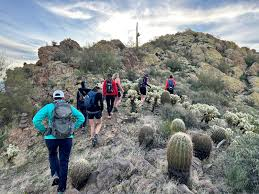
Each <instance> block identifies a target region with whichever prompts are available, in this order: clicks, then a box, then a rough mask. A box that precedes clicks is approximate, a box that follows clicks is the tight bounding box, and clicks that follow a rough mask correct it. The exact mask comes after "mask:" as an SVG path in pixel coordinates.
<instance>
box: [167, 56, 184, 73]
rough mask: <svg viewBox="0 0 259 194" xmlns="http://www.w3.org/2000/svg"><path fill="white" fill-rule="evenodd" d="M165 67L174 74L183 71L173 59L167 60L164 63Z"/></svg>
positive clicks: (179, 64)
mask: <svg viewBox="0 0 259 194" xmlns="http://www.w3.org/2000/svg"><path fill="white" fill-rule="evenodd" d="M165 64H166V66H167V67H169V68H170V70H171V71H172V72H175V71H182V70H183V67H182V65H181V63H179V62H178V61H177V60H175V59H168V60H167V61H166V62H165Z"/></svg>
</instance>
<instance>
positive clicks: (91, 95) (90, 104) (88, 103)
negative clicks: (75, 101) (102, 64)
mask: <svg viewBox="0 0 259 194" xmlns="http://www.w3.org/2000/svg"><path fill="white" fill-rule="evenodd" d="M96 94H97V92H94V91H92V90H91V91H90V92H88V94H87V95H86V97H85V107H86V109H87V110H89V109H93V108H94V107H95V96H96Z"/></svg>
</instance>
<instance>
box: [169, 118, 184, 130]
mask: <svg viewBox="0 0 259 194" xmlns="http://www.w3.org/2000/svg"><path fill="white" fill-rule="evenodd" d="M185 130H186V128H185V124H184V122H183V120H182V119H174V120H173V121H172V124H171V132H172V133H173V132H179V131H182V132H183V131H185Z"/></svg>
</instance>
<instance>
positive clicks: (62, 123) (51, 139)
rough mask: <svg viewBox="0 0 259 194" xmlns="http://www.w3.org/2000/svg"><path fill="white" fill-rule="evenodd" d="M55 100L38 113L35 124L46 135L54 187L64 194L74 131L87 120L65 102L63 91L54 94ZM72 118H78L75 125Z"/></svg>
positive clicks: (34, 119) (34, 120)
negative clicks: (45, 122)
mask: <svg viewBox="0 0 259 194" xmlns="http://www.w3.org/2000/svg"><path fill="white" fill-rule="evenodd" d="M53 99H54V102H53V103H50V104H47V105H45V106H44V107H43V108H41V109H40V110H39V111H38V112H37V113H36V115H35V116H34V118H33V124H34V126H35V128H36V129H37V130H39V131H40V132H41V133H42V134H43V135H44V139H45V143H46V145H47V148H48V151H49V163H50V169H51V176H52V179H53V183H52V186H54V185H58V193H59V194H62V193H64V192H65V190H66V185H67V173H68V162H69V156H70V152H71V148H72V139H73V137H74V135H73V131H74V130H75V129H78V128H79V127H80V126H81V124H83V122H84V121H85V118H84V115H83V114H82V113H81V112H80V111H78V110H77V109H76V108H75V107H73V106H72V105H70V104H68V103H67V102H65V96H64V93H63V92H62V91H61V90H56V91H55V92H54V93H53ZM72 117H75V118H76V122H75V123H73V120H72ZM45 119H48V127H47V128H46V127H45V126H44V125H43V123H42V122H43V120H45ZM58 152H59V157H58Z"/></svg>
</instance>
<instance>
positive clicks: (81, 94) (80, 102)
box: [76, 81, 91, 132]
mask: <svg viewBox="0 0 259 194" xmlns="http://www.w3.org/2000/svg"><path fill="white" fill-rule="evenodd" d="M90 90H91V89H89V88H86V82H85V81H82V82H81V88H78V91H77V95H76V99H77V103H76V108H77V109H78V110H80V111H81V113H82V114H83V115H84V117H85V122H84V123H83V124H82V126H81V128H82V132H86V129H85V127H86V124H87V113H86V107H85V103H84V99H85V96H86V95H87V94H88V92H89V91H90Z"/></svg>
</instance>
